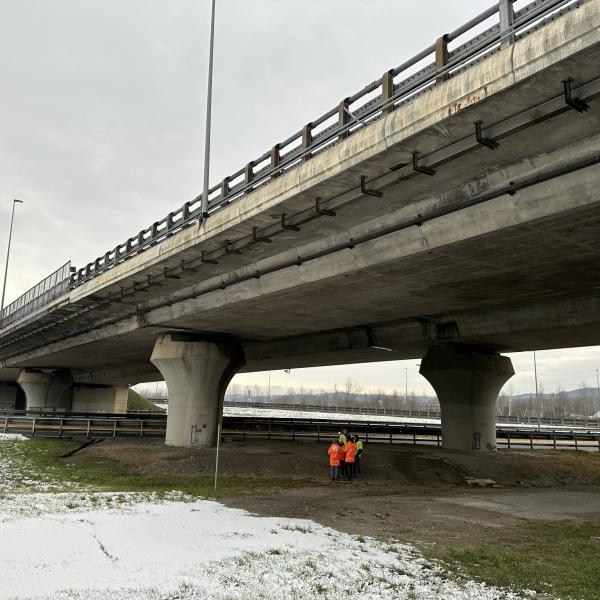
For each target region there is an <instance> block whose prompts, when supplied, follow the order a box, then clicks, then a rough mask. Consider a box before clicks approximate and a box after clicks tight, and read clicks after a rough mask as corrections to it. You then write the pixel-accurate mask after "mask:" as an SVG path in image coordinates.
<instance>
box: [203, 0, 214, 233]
mask: <svg viewBox="0 0 600 600" xmlns="http://www.w3.org/2000/svg"><path fill="white" fill-rule="evenodd" d="M214 48H215V0H212V7H211V13H210V45H209V52H208V85H207V91H206V130H205V139H204V187H203V189H202V202H201V205H200V212H201V213H202V219H205V218H206V217H208V185H209V181H208V179H209V176H210V126H211V116H212V87H213V57H214ZM201 222H202V221H201Z"/></svg>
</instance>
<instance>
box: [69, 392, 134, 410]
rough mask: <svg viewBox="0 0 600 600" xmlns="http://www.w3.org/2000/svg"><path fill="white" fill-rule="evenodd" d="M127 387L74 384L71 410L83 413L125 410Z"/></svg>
mask: <svg viewBox="0 0 600 600" xmlns="http://www.w3.org/2000/svg"><path fill="white" fill-rule="evenodd" d="M128 395H129V387H128V386H126V385H121V386H102V387H87V386H79V385H75V386H74V387H73V405H72V411H73V412H84V413H90V412H91V413H123V414H125V413H126V412H127V398H128Z"/></svg>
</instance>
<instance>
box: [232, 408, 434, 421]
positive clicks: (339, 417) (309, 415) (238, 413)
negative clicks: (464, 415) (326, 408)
mask: <svg viewBox="0 0 600 600" xmlns="http://www.w3.org/2000/svg"><path fill="white" fill-rule="evenodd" d="M223 415H224V416H226V417H258V418H262V419H271V418H273V419H326V420H328V421H329V420H331V421H353V422H355V423H356V422H359V421H368V422H369V423H380V422H382V423H425V424H432V425H439V424H440V420H439V419H424V418H422V417H392V416H390V415H356V414H348V413H329V412H312V411H311V412H308V411H303V410H283V409H274V408H246V407H243V406H225V407H224V408H223Z"/></svg>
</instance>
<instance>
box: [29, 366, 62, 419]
mask: <svg viewBox="0 0 600 600" xmlns="http://www.w3.org/2000/svg"><path fill="white" fill-rule="evenodd" d="M17 383H18V384H19V385H20V386H21V389H22V390H23V391H24V392H25V398H26V404H25V406H26V410H36V409H38V410H39V409H41V408H44V409H54V410H58V411H69V410H71V401H72V393H73V391H72V390H73V378H72V377H71V375H70V373H68V372H65V371H55V372H45V371H34V370H28V369H25V370H23V371H21V373H20V374H19V378H18V379H17Z"/></svg>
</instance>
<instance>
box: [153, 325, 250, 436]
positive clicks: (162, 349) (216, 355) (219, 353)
mask: <svg viewBox="0 0 600 600" xmlns="http://www.w3.org/2000/svg"><path fill="white" fill-rule="evenodd" d="M150 360H151V362H152V363H153V364H154V366H156V368H157V369H158V370H159V371H160V372H161V373H162V375H163V377H164V379H165V382H166V384H167V388H168V390H169V414H168V417H167V435H166V444H167V445H169V446H197V447H210V446H214V445H215V444H216V441H217V427H218V424H219V423H220V420H221V418H222V414H223V398H224V396H225V390H226V389H227V385H228V384H229V382H230V381H231V378H232V377H233V376H234V375H235V373H236V372H237V371H238V370H239V369H240V368H241V367H242V366H243V364H244V353H243V349H242V347H241V345H240V344H239V343H237V342H235V341H233V340H198V339H193V338H189V337H186V336H181V335H175V334H164V335H161V336H160V337H159V338H158V340H157V341H156V344H155V346H154V351H153V353H152V357H151V359H150Z"/></svg>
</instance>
